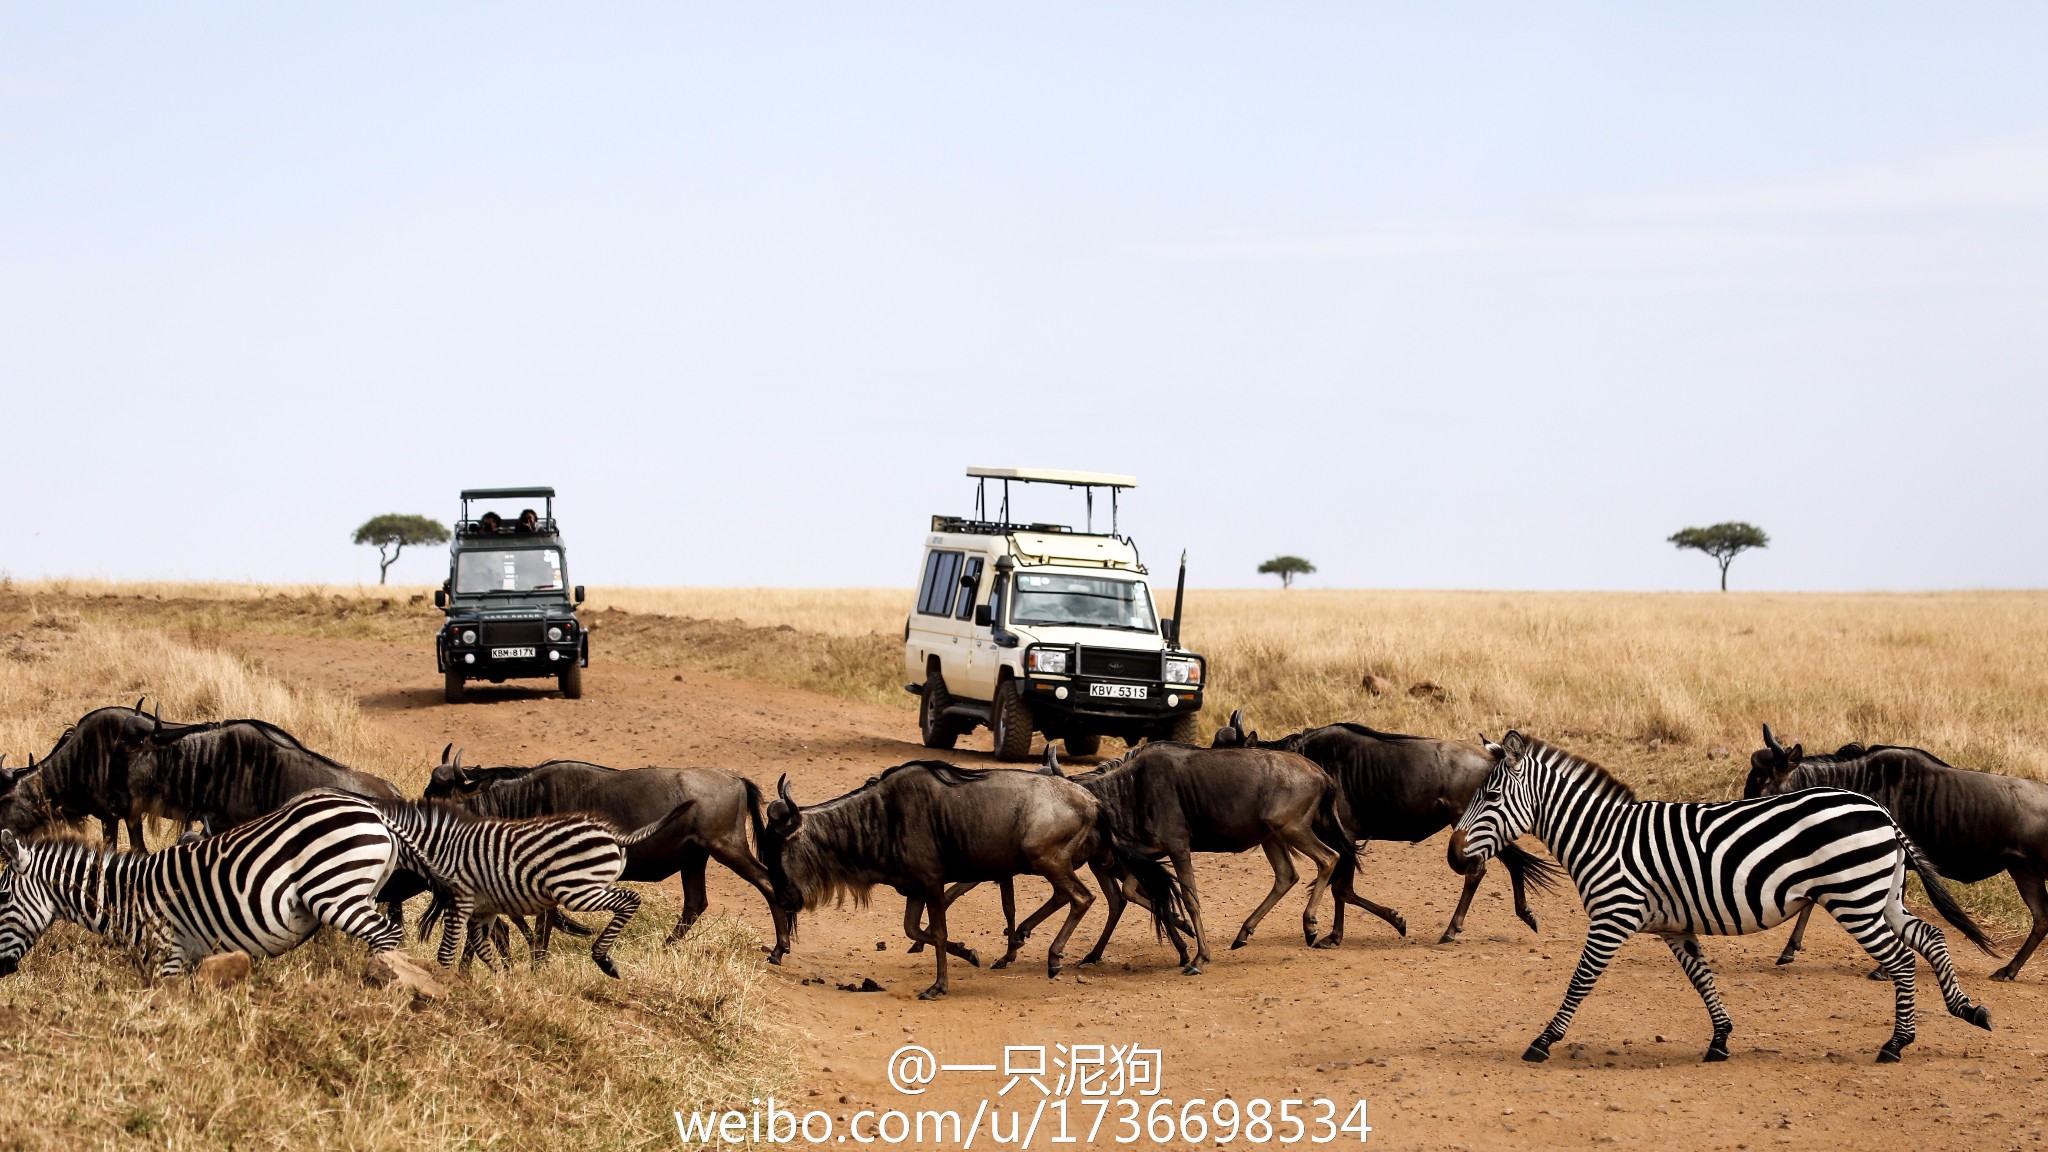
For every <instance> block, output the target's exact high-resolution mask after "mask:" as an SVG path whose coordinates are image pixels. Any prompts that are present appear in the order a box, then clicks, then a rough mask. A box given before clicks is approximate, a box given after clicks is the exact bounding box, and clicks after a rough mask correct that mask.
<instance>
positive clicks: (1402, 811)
mask: <svg viewBox="0 0 2048 1152" xmlns="http://www.w3.org/2000/svg"><path fill="white" fill-rule="evenodd" d="M1214 746H1215V747H1218V748H1229V747H1254V748H1277V749H1280V750H1281V751H1284V752H1294V753H1297V754H1299V755H1302V756H1306V757H1307V758H1308V759H1310V760H1313V761H1315V762H1316V764H1318V765H1320V766H1321V767H1322V769H1323V771H1325V772H1327V773H1329V774H1330V777H1331V778H1332V779H1334V780H1335V781H1337V785H1338V787H1339V788H1341V789H1342V790H1343V792H1344V804H1343V805H1341V806H1340V807H1339V808H1338V816H1339V819H1340V821H1341V822H1342V824H1343V828H1344V832H1345V833H1346V839H1348V840H1349V841H1350V842H1351V843H1366V842H1370V841H1373V840H1391V841H1398V842H1401V843H1406V844H1419V843H1421V842H1422V841H1424V840H1427V839H1429V838H1430V837H1431V836H1434V835H1436V834H1437V833H1439V832H1441V831H1443V830H1444V829H1446V828H1449V827H1450V826H1451V825H1453V824H1455V823H1457V821H1458V817H1459V815H1461V814H1462V813H1463V812H1464V811H1465V807H1466V805H1468V804H1470V803H1471V802H1472V795H1473V793H1475V792H1477V791H1478V790H1479V784H1480V781H1482V780H1485V779H1486V773H1487V770H1488V769H1489V768H1490V767H1492V765H1493V757H1492V756H1490V755H1488V754H1487V752H1486V749H1484V748H1482V747H1480V746H1479V745H1477V744H1468V743H1466V742H1465V741H1463V740H1433V739H1430V738H1429V737H1426V736H1403V735H1399V734H1397V733H1393V732H1379V731H1375V730H1374V729H1371V728H1368V727H1366V726H1365V725H1363V724H1328V725H1325V726H1323V727H1321V728H1309V729H1305V730H1303V731H1300V732H1296V733H1294V734H1293V735H1291V736H1282V737H1281V738H1279V739H1278V740H1261V739H1259V738H1258V733H1256V732H1246V731H1245V729H1244V713H1243V712H1242V711H1239V712H1233V713H1231V714H1230V725H1229V726H1228V727H1226V728H1222V729H1219V730H1218V731H1217V733H1216V740H1215V744H1214ZM1324 838H1325V839H1331V837H1330V836H1328V835H1327V834H1325V836H1324ZM1498 855H1499V859H1500V862H1501V865H1502V866H1503V867H1505V868H1506V869H1507V870H1508V879H1509V880H1510V882H1512V884H1513V885H1514V891H1515V915H1516V916H1519V917H1521V919H1522V922H1523V923H1525V924H1527V925H1528V926H1529V927H1531V928H1535V927H1536V914H1535V913H1534V912H1532V911H1530V910H1529V893H1528V888H1527V885H1528V884H1530V883H1533V884H1535V885H1536V886H1537V887H1538V888H1543V889H1549V888H1552V887H1555V886H1556V884H1557V880H1558V875H1559V873H1558V870H1557V866H1556V865H1554V864H1551V863H1550V862H1549V861H1547V860H1544V859H1542V858H1540V857H1537V856H1533V855H1531V854H1530V853H1529V852H1528V851H1526V850H1525V849H1522V848H1520V847H1517V846H1516V845H1513V844H1508V845H1505V846H1503V847H1502V848H1501V850H1500V852H1499V854H1498ZM1454 867H1455V866H1454ZM1357 877H1358V861H1357V857H1356V856H1355V855H1354V854H1352V853H1350V852H1345V853H1343V854H1342V858H1341V859H1339V860H1338V861H1337V871H1336V873H1335V874H1334V875H1333V876H1331V878H1330V891H1331V893H1332V894H1333V895H1334V896H1335V898H1336V905H1337V910H1336V916H1335V918H1334V923H1333V924H1332V925H1331V928H1330V937H1329V940H1330V943H1332V944H1338V943H1342V942H1343V939H1344V906H1345V905H1346V904H1356V905H1358V906H1359V907H1360V908H1363V909H1365V910H1366V911H1368V912H1371V913H1372V914H1373V915H1375V916H1378V917H1379V918H1381V919H1382V920H1385V921H1386V922H1387V923H1389V924H1391V925H1393V926H1394V930H1395V931H1397V932H1399V933H1401V934H1402V935H1403V936H1406V935H1407V934H1408V922H1407V920H1406V919H1404V918H1403V917H1402V916H1401V914H1400V913H1399V912H1396V911H1395V910H1393V909H1391V908H1386V907H1382V906H1381V905H1378V904H1375V903H1373V902H1372V901H1370V900H1367V899H1365V898H1364V897H1362V896H1360V895H1358V893H1357V890H1356V887H1357ZM1464 877H1465V890H1464V891H1463V892H1462V893H1460V894H1459V896H1458V908H1457V911H1455V912H1453V913H1451V922H1450V924H1449V925H1448V926H1446V927H1445V928H1444V934H1443V937H1442V938H1441V939H1439V940H1438V941H1437V943H1439V944H1448V943H1450V942H1451V941H1452V940H1455V939H1457V937H1458V933H1460V932H1463V931H1464V930H1465V913H1466V911H1467V910H1468V909H1470V908H1471V907H1472V896H1473V893H1475V892H1477V891H1479V882H1480V881H1481V880H1483V879H1485V878H1486V865H1485V864H1484V863H1481V864H1479V865H1478V866H1477V867H1475V868H1473V869H1472V871H1470V872H1466V873H1464Z"/></svg>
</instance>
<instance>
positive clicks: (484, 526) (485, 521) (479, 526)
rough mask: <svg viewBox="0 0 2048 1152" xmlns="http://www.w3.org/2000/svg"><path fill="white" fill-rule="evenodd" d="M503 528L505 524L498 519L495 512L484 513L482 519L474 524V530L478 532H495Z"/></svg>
mask: <svg viewBox="0 0 2048 1152" xmlns="http://www.w3.org/2000/svg"><path fill="white" fill-rule="evenodd" d="M504 526H505V522H504V521H503V520H501V519H499V518H498V514H497V513H496V512H486V513H484V514H483V516H482V518H481V519H479V520H478V521H477V522H476V530H477V531H479V532H496V531H497V530H498V529H500V528H503V527H504Z"/></svg>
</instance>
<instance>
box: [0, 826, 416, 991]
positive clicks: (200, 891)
mask: <svg viewBox="0 0 2048 1152" xmlns="http://www.w3.org/2000/svg"><path fill="white" fill-rule="evenodd" d="M399 852H400V848H399V845H398V842H397V840H396V838H395V837H394V836H393V835H392V833H391V830H390V829H389V828H388V827H387V826H386V825H385V823H384V820H383V817H382V815H381V814H380V813H379V812H378V811H377V809H376V808H374V807H373V806H371V804H370V802H369V801H366V800H364V799H362V798H361V797H357V796H350V795H346V794H343V793H339V792H328V791H319V792H308V793H306V794H304V795H301V796H298V797H296V798H294V799H292V800H291V801H289V802H288V803H286V804H285V806H284V807H282V808H280V809H278V810H277V811H275V812H272V813H270V814H269V815H267V816H263V817H260V818H258V819H256V820H252V821H250V822H249V823H247V824H243V825H240V826H238V827H235V828H233V829H230V830H228V831H226V832H223V833H221V834H220V835H218V836H212V837H208V838H206V839H202V840H198V841H195V842H193V843H189V844H186V843H180V844H177V845H174V846H172V847H168V848H164V849H162V850H160V851H157V852H151V853H142V852H114V851H110V850H108V849H107V848H106V847H105V846H103V845H100V844H87V843H82V842H79V841H76V840H21V839H19V838H17V837H16V836H15V835H14V834H13V833H12V832H0V856H4V857H5V859H6V862H7V870H6V872H5V873H4V874H0V975H7V974H9V973H12V972H13V971H14V970H15V967H16V966H17V965H18V964H20V962H21V958H22V956H23V955H25V954H26V953H27V952H28V950H29V949H30V948H31V947H33V946H34V945H35V942H36V941H37V940H38V939H40V938H41V937H42V934H43V933H44V932H45V931H46V930H48V928H49V926H50V923H51V921H53V920H54V919H56V918H57V917H60V916H61V917H63V918H64V919H66V920H70V921H73V922H75V923H77V924H80V925H82V926H84V927H85V928H88V929H91V930H92V931H94V932H98V933H100V934H102V935H104V936H107V937H109V938H110V939H112V940H114V941H115V942H117V943H120V944H122V945H124V946H125V947H127V948H128V949H129V950H130V951H131V953H132V954H138V955H146V956H148V957H149V958H150V960H151V962H152V963H153V964H154V966H155V972H156V974H157V975H158V976H165V977H168V976H177V975H181V974H183V973H185V972H187V971H189V970H190V969H191V968H192V967H193V966H194V965H196V964H197V963H198V961H199V960H200V959H201V958H203V957H205V956H209V955H212V954H213V953H216V952H226V951H233V950H236V949H240V950H241V951H244V952H248V953H250V954H251V955H256V956H276V955H278V954H280V953H283V952H287V951H290V950H291V949H293V948H296V947H297V946H299V945H300V944H302V943H304V942H305V941H306V939H307V938H308V937H310V936H312V935H313V933H314V932H315V931H317V930H318V929H319V928H320V926H321V925H323V924H324V925H331V926H333V927H335V928H339V929H340V930H341V931H343V932H346V933H348V934H349V935H351V936H354V937H356V938H357V939H360V940H362V941H363V942H364V943H365V944H368V945H369V946H370V951H371V952H373V953H376V952H386V951H389V950H391V949H393V948H396V947H398V945H399V943H400V942H401V941H402V940H403V939H404V935H405V934H404V931H403V930H402V929H401V928H399V927H398V926H397V925H396V924H393V923H392V922H391V921H390V920H387V919H386V918H385V917H384V916H383V915H382V914H380V913H379V912H378V911H377V908H376V905H375V903H374V899H375V897H376V895H377V890H378V889H379V888H380V887H382V886H383V884H384V881H385V879H386V878H388V877H389V876H390V875H391V872H392V869H393V867H394V866H395V864H396V862H397V860H398V856H399Z"/></svg>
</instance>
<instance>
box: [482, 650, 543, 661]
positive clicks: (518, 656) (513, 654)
mask: <svg viewBox="0 0 2048 1152" xmlns="http://www.w3.org/2000/svg"><path fill="white" fill-rule="evenodd" d="M491 659H493V660H531V659H533V649H531V648H493V649H491Z"/></svg>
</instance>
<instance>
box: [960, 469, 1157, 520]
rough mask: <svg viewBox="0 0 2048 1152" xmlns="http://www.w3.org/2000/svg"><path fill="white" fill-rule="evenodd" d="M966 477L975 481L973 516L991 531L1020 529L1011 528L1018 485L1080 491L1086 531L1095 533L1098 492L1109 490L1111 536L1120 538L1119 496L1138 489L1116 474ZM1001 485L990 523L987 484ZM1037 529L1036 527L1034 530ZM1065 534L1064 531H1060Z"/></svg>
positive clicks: (979, 473)
mask: <svg viewBox="0 0 2048 1152" xmlns="http://www.w3.org/2000/svg"><path fill="white" fill-rule="evenodd" d="M967 476H968V478H969V479H971V480H973V481H974V516H975V521H976V522H977V523H981V524H985V525H988V526H990V527H1006V528H1007V527H1018V526H1017V525H1010V523H1009V520H1010V485H1011V484H1012V483H1013V482H1014V483H1018V484H1063V485H1065V486H1067V487H1069V488H1079V489H1081V491H1082V494H1083V495H1084V496H1085V497H1086V498H1087V501H1088V520H1087V531H1088V532H1090V533H1093V532H1094V531H1095V490H1096V489H1097V488H1107V489H1109V534H1110V535H1111V536H1115V535H1116V534H1117V530H1116V529H1117V524H1116V513H1117V508H1116V494H1117V493H1118V492H1120V491H1122V490H1123V489H1125V488H1136V487H1137V486H1138V478H1137V477H1136V476H1120V475H1118V474H1117V473H1114V472H1076V471H1072V470H1070V469H1066V468H972V467H971V468H969V469H967ZM991 480H998V481H1001V482H1002V486H1003V488H1002V503H1001V505H1000V506H999V507H998V509H997V510H996V513H995V516H994V519H993V520H991V518H990V515H989V506H988V482H989V481H991ZM1034 527H1035V526H1034ZM1060 530H1061V531H1065V529H1060Z"/></svg>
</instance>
